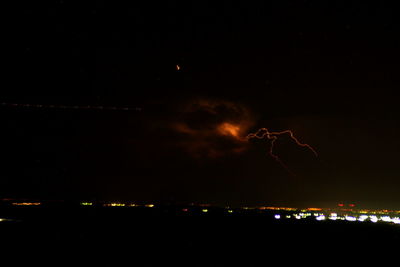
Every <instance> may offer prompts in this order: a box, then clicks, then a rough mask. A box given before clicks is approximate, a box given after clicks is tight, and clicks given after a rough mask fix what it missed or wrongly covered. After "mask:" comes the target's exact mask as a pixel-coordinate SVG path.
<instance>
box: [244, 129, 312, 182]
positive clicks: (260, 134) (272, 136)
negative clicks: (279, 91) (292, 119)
mask: <svg viewBox="0 0 400 267" xmlns="http://www.w3.org/2000/svg"><path fill="white" fill-rule="evenodd" d="M285 134H288V135H289V137H290V138H291V139H292V140H293V141H294V142H295V143H296V144H297V145H298V146H301V147H305V148H308V149H309V150H310V151H311V152H312V153H313V154H314V155H315V156H316V157H318V153H317V151H316V150H315V149H314V148H313V147H312V146H310V145H309V144H305V143H301V142H300V141H299V140H298V139H297V138H296V137H295V136H294V134H293V132H292V131H291V130H284V131H280V132H270V131H269V130H268V129H267V128H260V129H258V130H257V131H256V132H255V133H250V134H248V135H247V136H246V138H245V139H246V140H247V141H249V140H250V139H254V138H256V139H265V138H266V139H268V140H271V145H270V148H269V155H270V156H271V157H272V158H273V159H275V160H276V161H277V162H278V163H279V164H280V165H281V166H282V167H284V168H285V169H286V170H287V171H288V172H289V173H290V174H291V175H292V176H296V175H295V174H294V173H293V172H292V171H291V170H290V169H289V167H288V166H287V165H286V164H285V163H284V162H283V161H282V160H281V159H280V158H279V156H278V155H276V154H274V145H275V142H276V140H278V137H279V136H281V135H285Z"/></svg>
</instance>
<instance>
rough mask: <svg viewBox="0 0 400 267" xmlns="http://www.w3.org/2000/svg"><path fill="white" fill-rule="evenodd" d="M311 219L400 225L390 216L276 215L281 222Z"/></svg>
mask: <svg viewBox="0 0 400 267" xmlns="http://www.w3.org/2000/svg"><path fill="white" fill-rule="evenodd" d="M309 217H311V218H312V217H313V218H315V220H317V221H325V220H332V221H336V220H342V221H349V222H367V221H369V222H373V223H377V222H385V223H394V224H400V217H397V216H396V217H391V216H389V215H378V216H377V215H375V214H351V215H349V214H344V215H338V213H334V212H332V213H329V214H325V213H311V212H306V213H303V212H301V213H293V214H290V215H281V214H275V215H274V218H275V219H277V220H279V219H283V218H285V219H297V220H300V219H306V218H309Z"/></svg>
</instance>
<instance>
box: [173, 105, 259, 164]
mask: <svg viewBox="0 0 400 267" xmlns="http://www.w3.org/2000/svg"><path fill="white" fill-rule="evenodd" d="M253 121H254V120H253V118H252V115H251V114H250V112H249V110H248V109H247V108H246V107H245V106H243V105H241V104H238V103H234V102H230V101H224V100H210V99H197V100H194V101H191V102H189V103H186V104H185V105H184V106H183V108H182V111H181V112H180V116H179V117H178V118H177V119H176V121H175V122H173V123H172V128H173V130H174V131H176V132H177V133H179V134H180V135H181V139H180V142H179V146H180V147H181V148H183V149H184V150H185V151H187V152H189V153H190V154H191V155H192V156H195V157H212V158H216V157H221V156H224V155H227V154H232V153H240V152H243V151H245V150H246V140H245V138H244V137H245V136H246V134H247V132H248V130H249V128H250V127H251V126H252V124H253Z"/></svg>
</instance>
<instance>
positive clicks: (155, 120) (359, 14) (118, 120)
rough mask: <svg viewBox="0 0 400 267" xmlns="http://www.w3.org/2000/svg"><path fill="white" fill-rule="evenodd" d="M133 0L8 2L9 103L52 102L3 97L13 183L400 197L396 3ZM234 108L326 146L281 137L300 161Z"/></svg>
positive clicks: (190, 195)
mask: <svg viewBox="0 0 400 267" xmlns="http://www.w3.org/2000/svg"><path fill="white" fill-rule="evenodd" d="M128 2H129V4H128V3H124V4H121V3H116V1H87V2H86V1H85V4H83V3H82V1H68V0H58V1H46V3H40V4H38V3H37V2H32V1H26V3H23V2H21V3H20V4H19V5H18V7H16V8H15V10H12V12H10V13H11V14H12V17H13V18H12V20H10V22H9V25H8V27H9V29H8V31H7V33H8V32H9V33H10V37H9V38H7V40H8V41H9V42H10V43H11V46H12V47H13V49H12V50H10V52H6V54H7V56H8V58H10V59H11V60H10V63H9V64H8V62H7V65H8V66H7V72H6V76H7V77H6V78H5V80H4V84H7V86H5V88H3V89H2V90H1V95H0V102H2V103H18V104H43V105H47V106H43V107H42V108H37V107H30V108H29V107H23V106H20V107H12V106H9V105H8V106H7V105H4V104H3V105H2V106H1V107H0V118H1V121H2V128H1V129H2V138H1V141H0V142H1V143H0V146H1V151H2V170H1V179H0V197H27V198H48V199H60V198H61V199H96V198H97V199H126V200H135V201H171V202H174V201H176V202H179V201H186V202H210V203H216V204H219V205H225V204H245V205H247V204H271V205H292V206H296V205H323V204H324V203H338V202H347V203H350V202H355V203H356V204H359V205H360V206H362V205H364V206H371V207H372V206H373V207H388V208H398V207H399V205H400V194H399V188H400V179H399V176H400V169H399V164H398V160H399V155H398V151H399V147H400V141H399V139H398V136H399V133H400V128H399V115H400V108H399V105H398V98H397V95H398V94H397V90H398V88H399V85H400V81H399V78H398V77H399V76H398V73H399V65H398V64H399V58H400V57H399V51H398V47H400V46H399V45H400V44H399V41H400V37H399V33H400V32H399V24H398V21H396V20H395V18H396V10H395V9H394V7H393V6H390V5H389V4H388V3H389V2H386V1H379V2H375V3H374V4H373V5H372V4H367V3H365V1H305V0H303V1H263V2H265V3H258V2H257V3H250V2H249V1H239V3H236V2H238V1H204V0H202V1H162V3H158V2H154V1H128ZM177 65H179V66H180V70H177V67H176V66H177ZM48 105H56V106H57V105H64V106H74V105H79V106H87V105H91V106H109V107H140V108H141V110H140V111H139V110H137V111H135V110H130V111H123V110H115V111H113V110H97V109H83V108H82V109H78V110H74V109H66V108H51V107H49V106H48ZM224 122H231V123H238V124H239V125H240V126H241V127H242V128H241V129H242V130H243V132H241V134H242V135H244V136H245V135H246V134H247V133H248V132H255V131H256V130H257V129H258V128H261V127H267V128H269V129H271V130H274V131H281V130H285V129H291V130H293V132H294V133H295V135H296V137H297V138H298V139H299V140H300V141H302V142H306V143H308V144H310V145H311V146H313V147H314V148H315V149H316V150H317V151H318V154H319V157H318V158H315V157H314V156H313V154H312V153H310V151H309V150H307V149H304V148H301V147H299V146H296V145H295V144H294V143H293V142H291V140H290V138H288V136H286V137H285V136H283V137H282V138H280V140H279V141H277V142H276V144H275V153H276V154H278V155H279V156H280V157H281V159H282V160H283V161H284V162H285V163H286V164H287V165H288V167H289V168H290V169H291V171H293V172H294V173H296V176H291V175H290V174H289V173H288V172H287V171H286V170H285V169H284V168H283V167H282V166H281V165H280V164H279V163H277V162H276V161H274V159H273V158H271V157H270V156H269V155H268V149H269V145H270V142H268V141H267V140H264V141H263V140H256V141H255V140H252V141H251V142H248V143H246V144H244V143H240V142H238V141H235V140H233V139H232V138H230V137H229V136H224V135H221V134H219V135H218V134H217V133H216V132H215V131H214V130H215V129H216V128H217V127H218V125H220V124H221V123H224ZM244 131H248V132H244Z"/></svg>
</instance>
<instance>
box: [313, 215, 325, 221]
mask: <svg viewBox="0 0 400 267" xmlns="http://www.w3.org/2000/svg"><path fill="white" fill-rule="evenodd" d="M315 219H317V220H318V221H323V220H325V219H326V218H325V216H324V215H320V216H318V217H317V218H315Z"/></svg>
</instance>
